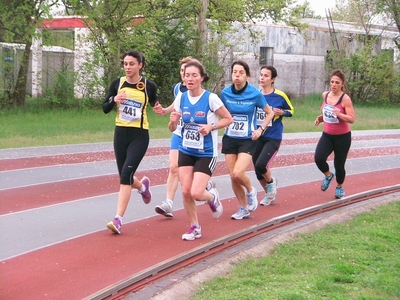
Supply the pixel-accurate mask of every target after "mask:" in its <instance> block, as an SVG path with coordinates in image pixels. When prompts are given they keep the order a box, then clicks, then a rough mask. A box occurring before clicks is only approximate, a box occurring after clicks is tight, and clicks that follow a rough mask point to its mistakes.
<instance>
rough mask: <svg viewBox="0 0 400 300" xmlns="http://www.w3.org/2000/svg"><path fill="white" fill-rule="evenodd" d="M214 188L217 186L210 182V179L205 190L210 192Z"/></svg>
mask: <svg viewBox="0 0 400 300" xmlns="http://www.w3.org/2000/svg"><path fill="white" fill-rule="evenodd" d="M216 186H217V185H216V184H215V182H214V181H212V180H211V179H210V180H209V181H208V183H207V187H206V190H207V191H210V190H211V189H215V187H216Z"/></svg>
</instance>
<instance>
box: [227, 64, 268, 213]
mask: <svg viewBox="0 0 400 300" xmlns="http://www.w3.org/2000/svg"><path fill="white" fill-rule="evenodd" d="M231 72H232V82H233V84H232V85H231V86H228V87H226V88H225V89H223V90H222V92H221V100H222V102H223V103H224V104H225V106H226V108H227V109H228V111H229V112H230V113H231V115H232V117H233V123H232V124H231V125H230V126H229V127H228V128H226V130H225V135H224V137H223V138H222V153H224V154H225V162H226V165H227V167H228V170H229V174H230V177H231V184H232V189H233V191H234V193H235V195H236V198H237V199H238V201H239V205H240V207H239V210H238V211H237V212H236V213H235V214H233V215H232V216H231V218H232V219H235V220H241V219H246V218H249V217H250V212H251V211H254V210H255V209H256V208H257V206H258V200H257V189H256V188H255V187H254V186H252V183H251V180H250V177H249V176H248V175H247V174H246V170H247V168H248V166H249V164H250V163H251V161H252V156H253V154H254V150H255V146H256V145H255V141H256V140H257V139H258V138H259V137H260V136H261V135H262V134H263V132H264V131H265V130H267V128H268V127H267V125H268V124H269V123H270V122H271V120H272V118H273V112H272V110H271V108H270V106H269V105H268V103H267V101H266V100H265V98H264V96H263V95H262V94H261V92H260V91H259V90H258V89H257V88H256V87H255V86H253V85H251V84H249V83H248V82H247V79H248V78H249V77H250V68H249V65H248V64H247V63H246V62H244V61H242V60H238V61H235V62H234V63H233V64H232V66H231ZM258 108H260V109H262V110H263V111H264V112H265V113H266V117H265V120H264V121H263V123H262V124H261V126H260V127H258V128H257V122H256V121H257V109H258ZM246 196H247V201H246Z"/></svg>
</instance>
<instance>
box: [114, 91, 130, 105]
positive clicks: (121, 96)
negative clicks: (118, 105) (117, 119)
mask: <svg viewBox="0 0 400 300" xmlns="http://www.w3.org/2000/svg"><path fill="white" fill-rule="evenodd" d="M127 96H128V95H127V94H126V92H125V91H123V92H121V93H119V94H118V95H117V96H115V97H114V102H122V101H125V100H126V97H127Z"/></svg>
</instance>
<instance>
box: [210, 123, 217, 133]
mask: <svg viewBox="0 0 400 300" xmlns="http://www.w3.org/2000/svg"><path fill="white" fill-rule="evenodd" d="M216 129H217V126H216V125H215V124H214V123H211V131H214V130H216Z"/></svg>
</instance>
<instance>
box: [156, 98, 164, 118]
mask: <svg viewBox="0 0 400 300" xmlns="http://www.w3.org/2000/svg"><path fill="white" fill-rule="evenodd" d="M153 111H154V112H155V113H156V114H157V115H159V116H164V115H165V114H166V111H165V108H164V107H162V105H161V104H160V102H158V101H157V102H156V105H154V107H153Z"/></svg>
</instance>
